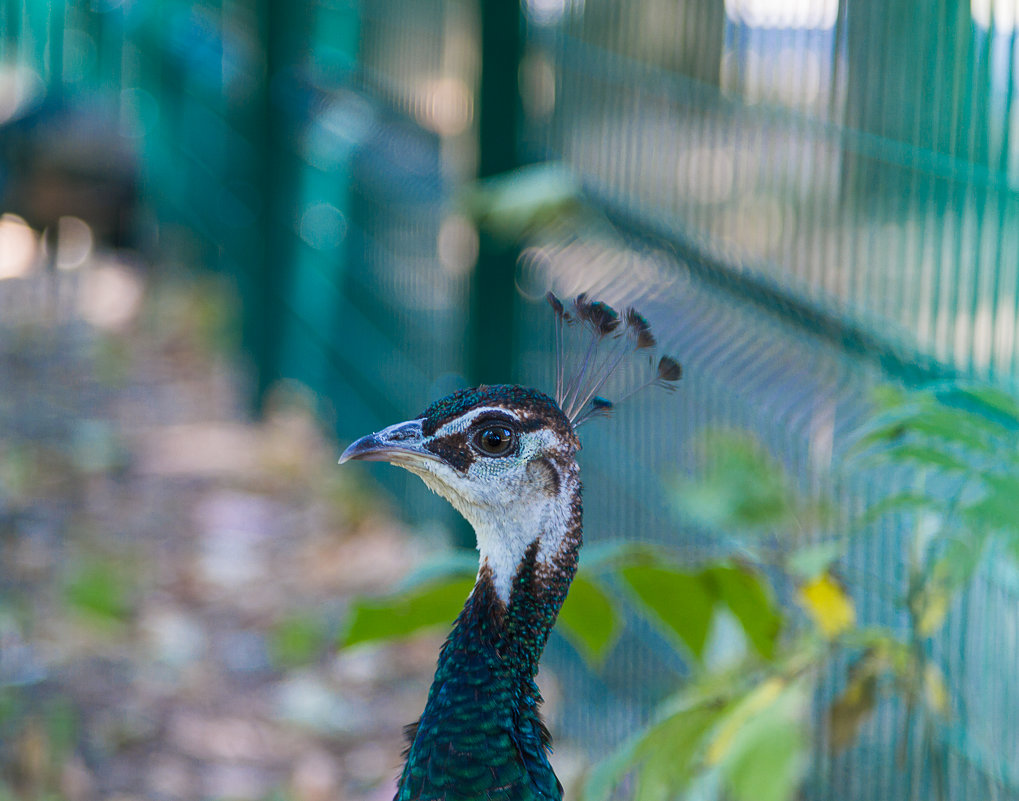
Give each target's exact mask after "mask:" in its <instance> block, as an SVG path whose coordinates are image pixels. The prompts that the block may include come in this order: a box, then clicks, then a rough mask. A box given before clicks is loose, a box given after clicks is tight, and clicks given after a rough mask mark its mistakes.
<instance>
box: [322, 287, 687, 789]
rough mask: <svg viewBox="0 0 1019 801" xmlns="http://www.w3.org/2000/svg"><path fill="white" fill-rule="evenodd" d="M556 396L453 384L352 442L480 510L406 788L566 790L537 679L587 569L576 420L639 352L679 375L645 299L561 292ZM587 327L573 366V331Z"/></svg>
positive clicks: (669, 377) (556, 305) (363, 453)
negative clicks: (467, 580)
mask: <svg viewBox="0 0 1019 801" xmlns="http://www.w3.org/2000/svg"><path fill="white" fill-rule="evenodd" d="M549 303H550V304H551V305H552V308H553V310H554V311H555V314H556V357H557V362H558V369H557V372H556V389H555V398H554V399H553V398H551V397H549V396H548V395H545V394H543V393H541V392H538V391H537V390H534V389H527V388H525V387H519V386H511V385H505V384H503V385H498V386H481V387H475V388H473V389H464V390H461V391H459V392H454V393H453V394H452V395H449V396H447V397H445V398H443V399H441V400H439V401H436V402H435V403H433V404H432V405H431V406H429V407H428V408H427V409H425V410H424V411H423V412H422V413H421V414H419V415H417V416H416V417H415V418H413V419H411V420H407V421H406V422H403V423H397V424H395V425H391V426H389V427H388V428H385V429H383V430H382V431H379V432H377V433H374V434H370V435H369V436H367V437H362V438H361V439H359V440H357V441H356V442H354V443H353V444H352V445H351V446H350V447H349V448H347V450H345V451H344V452H343V456H342V457H340V462H341V463H343V462H346V461H350V460H352V459H361V460H364V461H384V462H390V463H391V464H395V465H399V466H400V467H403V468H406V469H407V470H410V471H411V472H412V473H414V474H415V475H418V476H420V477H421V479H422V480H423V481H424V482H425V484H427V485H428V487H430V488H431V489H432V490H434V491H435V492H437V493H438V494H439V495H442V496H443V497H444V498H446V499H447V500H448V501H449V502H450V503H451V504H452V505H453V506H454V507H456V509H457V510H458V511H459V512H460V513H461V514H462V515H463V516H464V517H465V518H466V519H467V520H468V522H470V523H471V525H472V526H473V527H474V531H475V534H476V535H477V541H478V551H479V552H480V565H479V569H478V578H477V582H476V583H475V586H474V591H473V592H472V593H471V594H470V596H469V597H468V599H467V602H466V604H465V606H464V608H463V611H462V612H461V613H460V616H459V617H458V618H457V620H456V623H455V624H454V626H453V630H452V632H451V633H450V635H449V639H448V640H447V641H446V644H445V646H443V649H442V651H441V653H440V654H439V661H438V666H437V667H436V671H435V679H434V681H433V683H432V687H431V689H430V691H429V693H428V701H427V702H426V704H425V710H424V712H423V713H422V715H421V719H420V721H419V722H418V723H417V724H416V725H414V726H412V727H410V728H409V730H408V738H409V741H410V742H409V745H408V749H407V758H406V762H405V764H404V768H403V773H402V775H401V777H400V783H399V788H398V790H397V794H396V801H425V799H428V800H429V801H433V800H434V799H460V800H461V801H467V800H468V799H479V798H486V799H490V801H531V799H533V800H534V801H560V799H561V798H562V787H561V786H560V784H559V782H558V780H557V779H556V777H555V773H554V772H553V771H552V768H551V765H550V764H549V761H548V752H549V750H550V738H549V736H548V731H547V729H545V727H544V725H543V724H542V722H541V718H540V715H539V707H540V704H541V693H540V692H539V691H538V687H537V685H536V684H535V681H534V678H535V675H536V674H537V671H538V660H539V659H540V658H541V653H542V650H543V649H544V647H545V643H546V642H547V640H548V636H549V633H550V631H551V630H552V627H553V626H554V625H555V621H556V617H557V615H558V613H559V609H560V607H561V606H562V604H563V601H564V600H565V598H566V593H567V591H568V590H569V587H570V582H571V581H572V580H573V576H574V573H575V572H576V569H577V558H578V554H579V551H580V545H581V515H582V512H581V498H580V489H581V488H580V475H579V473H580V471H579V467H578V465H577V461H576V454H577V451H578V450H580V441H579V439H578V438H577V433H576V429H577V427H578V426H579V425H581V424H582V423H584V422H586V421H587V420H590V419H592V418H594V417H598V416H604V415H607V414H609V413H610V412H611V410H612V408H613V404H612V403H611V402H610V401H608V400H606V399H605V398H604V397H601V395H599V394H598V393H599V392H601V391H602V387H603V386H605V385H606V382H607V381H608V379H609V377H610V376H612V375H613V373H615V372H616V370H617V368H618V367H620V365H621V364H623V363H624V362H625V361H626V360H627V358H628V357H633V356H634V355H635V354H636V356H637V357H638V358H640V359H641V360H642V361H643V360H645V358H646V364H645V365H644V368H645V371H646V380H644V381H642V382H639V385H638V386H637V387H636V388H634V389H631V390H630V392H629V393H626V394H624V395H623V397H627V396H628V395H629V394H632V393H633V392H635V391H637V390H638V389H640V388H641V387H643V386H649V385H652V384H658V385H659V386H664V387H667V388H671V386H672V384H673V383H674V382H675V381H676V380H677V379H678V378H679V375H680V369H679V364H678V363H677V362H675V361H674V360H673V359H670V358H669V357H667V356H664V357H661V358H660V359H656V358H654V357H653V356H651V352H653V350H654V348H655V345H656V342H655V338H654V337H653V336H652V335H651V331H650V328H649V326H648V324H647V321H646V320H645V319H644V318H643V317H642V316H641V315H639V314H638V313H637V312H636V311H634V310H633V309H629V310H628V311H627V312H626V313H625V314H624V316H623V317H622V318H620V316H619V315H617V314H616V312H615V311H614V310H613V309H612V308H610V307H609V306H607V305H605V304H604V303H598V302H594V301H590V300H588V299H587V298H586V297H585V296H584V295H580V296H578V297H577V298H576V299H575V300H574V301H572V303H571V304H570V305H569V308H567V306H566V305H564V304H563V303H562V302H561V301H560V300H559V299H558V298H556V297H555V296H554V295H551V294H550V295H549ZM568 329H572V330H574V331H575V330H577V329H581V330H582V331H583V332H586V334H587V336H588V341H587V343H586V350H585V356H584V358H583V360H582V362H581V363H580V365H579V367H578V369H577V370H576V371H575V372H574V373H573V374H572V375H567V373H566V371H565V369H564V363H565V353H566V346H565V335H566V332H567V330H568Z"/></svg>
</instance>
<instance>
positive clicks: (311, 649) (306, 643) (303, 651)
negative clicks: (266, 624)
mask: <svg viewBox="0 0 1019 801" xmlns="http://www.w3.org/2000/svg"><path fill="white" fill-rule="evenodd" d="M328 642H329V630H328V627H327V626H326V623H325V621H323V620H321V619H320V618H318V617H315V616H314V615H311V614H295V615H291V616H289V617H287V618H285V619H283V620H280V621H278V622H277V623H276V624H275V625H274V626H273V627H272V630H271V631H270V632H269V653H270V655H271V656H272V661H273V664H274V665H275V666H276V667H277V668H278V669H281V670H286V669H289V668H294V667H300V666H301V665H307V664H309V663H311V662H314V661H315V660H316V659H317V658H318V657H319V656H320V655H321V654H323V653H324V652H325V650H326V646H327V644H328Z"/></svg>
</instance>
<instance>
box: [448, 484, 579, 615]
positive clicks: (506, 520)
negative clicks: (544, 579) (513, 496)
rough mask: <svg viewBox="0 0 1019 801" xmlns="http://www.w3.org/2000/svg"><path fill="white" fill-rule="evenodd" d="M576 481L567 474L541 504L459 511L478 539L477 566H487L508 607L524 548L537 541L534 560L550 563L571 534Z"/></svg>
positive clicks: (498, 594) (500, 595)
mask: <svg viewBox="0 0 1019 801" xmlns="http://www.w3.org/2000/svg"><path fill="white" fill-rule="evenodd" d="M577 485H578V481H577V479H576V477H574V476H570V477H569V480H567V481H564V482H563V485H562V486H561V487H560V488H559V493H558V494H557V495H555V496H547V500H545V502H544V503H532V504H527V505H525V504H519V505H516V506H513V507H511V508H510V509H501V510H499V511H498V513H494V512H493V511H492V510H489V509H477V508H473V509H469V510H463V511H464V512H465V514H464V516H465V517H466V518H467V520H468V521H469V522H470V523H471V525H472V526H473V527H474V533H475V534H476V536H477V539H478V552H479V555H480V565H481V566H485V565H487V566H488V569H489V570H490V571H491V576H492V583H493V585H494V586H495V593H496V595H497V596H498V597H499V599H500V600H501V601H502V602H503V603H504V604H506V605H507V606H509V600H510V593H511V591H512V589H513V579H514V578H515V576H516V575H517V571H518V570H519V569H520V564H521V562H523V560H524V557H525V555H526V554H527V549H528V548H529V547H530V546H531V543H533V542H534V541H535V540H538V554H537V563H538V564H539V565H544V566H551V564H552V560H553V559H554V558H555V556H556V555H557V554H559V553H561V552H562V551H563V549H564V548H566V547H567V545H568V543H567V539H568V537H569V536H570V534H571V531H570V528H571V523H572V521H571V518H570V515H571V508H572V499H573V495H574V493H575V492H576V491H577V488H578V487H577Z"/></svg>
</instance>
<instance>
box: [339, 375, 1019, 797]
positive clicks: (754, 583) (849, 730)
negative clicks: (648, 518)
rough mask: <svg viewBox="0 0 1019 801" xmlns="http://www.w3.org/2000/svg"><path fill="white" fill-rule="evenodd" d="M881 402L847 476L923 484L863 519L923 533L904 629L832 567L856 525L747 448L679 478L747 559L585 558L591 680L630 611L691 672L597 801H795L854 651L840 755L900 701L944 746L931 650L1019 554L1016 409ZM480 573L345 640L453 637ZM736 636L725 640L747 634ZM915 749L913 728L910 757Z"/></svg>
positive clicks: (894, 397)
mask: <svg viewBox="0 0 1019 801" xmlns="http://www.w3.org/2000/svg"><path fill="white" fill-rule="evenodd" d="M875 406H876V413H875V414H874V416H873V418H872V419H871V420H870V421H869V422H868V423H867V425H866V426H864V428H863V429H862V430H861V431H860V432H859V434H858V436H857V438H856V442H855V447H854V448H853V451H852V455H851V458H850V459H849V460H848V462H847V469H848V475H847V478H851V476H852V475H853V471H860V470H865V471H882V470H883V471H885V472H889V471H891V472H893V473H894V474H895V475H896V476H900V477H901V476H905V477H906V478H907V479H908V480H909V481H910V482H911V489H910V490H909V491H908V492H904V493H898V492H896V493H893V494H890V495H889V496H888V497H887V498H885V499H884V500H882V501H880V502H879V503H877V504H875V505H874V506H873V507H872V508H871V509H869V510H868V511H867V512H866V514H865V515H864V516H863V518H862V520H861V521H858V522H857V524H856V527H860V526H865V525H867V524H868V523H870V522H873V521H874V520H875V519H877V518H878V517H881V516H883V515H886V514H890V513H893V512H894V513H898V514H902V515H904V517H903V518H902V521H903V522H905V523H906V524H907V525H908V524H912V526H913V533H912V535H911V537H910V547H909V549H908V556H907V559H908V565H907V575H908V579H907V585H908V586H907V588H906V594H905V599H904V606H905V611H906V612H907V614H908V619H909V626H908V628H907V629H906V630H905V631H901V630H893V629H891V628H883V627H861V626H860V625H859V623H858V621H857V614H856V607H855V604H854V601H853V597H852V593H851V592H850V589H849V588H847V586H846V583H845V581H844V579H843V578H842V577H841V576H840V575H839V574H838V572H837V563H838V560H839V559H840V557H841V556H842V555H843V552H844V550H845V547H846V543H847V540H848V536H841V537H838V538H830V537H828V538H826V537H822V536H821V532H823V531H826V530H831V529H833V528H844V529H845V530H846V532H847V534H848V532H849V531H850V527H849V526H847V525H845V524H839V525H836V523H835V519H834V515H833V514H832V511H831V506H830V505H829V504H828V503H826V502H825V501H824V499H817V498H806V497H803V496H802V495H801V494H799V493H797V491H796V490H795V488H794V487H793V486H792V482H791V481H790V480H789V478H788V477H787V474H786V473H785V471H784V470H783V469H782V467H781V465H780V464H779V463H778V462H777V461H776V460H775V459H774V458H773V457H771V456H770V455H769V454H768V453H767V451H766V450H765V449H764V448H763V447H762V446H761V445H760V444H759V443H757V442H756V441H755V440H754V439H752V438H751V437H750V436H749V435H747V434H745V433H742V432H712V433H710V434H708V435H707V436H706V438H705V440H704V442H703V443H701V444H702V446H703V453H705V454H706V455H707V459H706V462H707V465H706V469H705V470H704V472H703V474H702V475H700V476H698V477H696V478H682V479H676V480H673V481H672V483H671V488H672V491H673V496H674V500H675V506H676V509H677V511H678V512H679V514H680V515H681V517H682V518H684V519H685V520H687V521H691V522H694V523H695V524H697V525H699V526H702V527H705V528H708V529H711V530H714V531H718V532H724V533H725V535H726V540H727V541H728V542H730V543H731V544H733V546H734V548H735V550H736V552H737V553H738V555H739V556H738V559H737V560H734V559H733V558H726V559H722V560H720V561H716V562H712V563H708V564H702V565H700V566H695V567H691V566H690V565H689V564H684V563H683V561H682V559H681V558H680V555H679V554H678V553H676V552H675V551H674V550H672V549H670V548H667V547H662V546H652V545H646V544H634V543H613V544H609V545H602V546H593V547H589V548H587V549H585V552H584V554H583V557H582V560H581V562H582V564H581V570H580V572H579V573H578V576H577V579H576V581H575V583H574V586H573V589H572V590H571V593H570V595H569V596H568V598H567V601H566V603H565V604H564V606H563V609H562V613H561V615H560V622H559V626H558V627H557V629H556V630H557V631H559V632H560V633H561V634H563V635H564V636H565V637H566V639H567V640H569V641H570V642H571V643H572V644H573V645H574V647H576V648H577V650H578V651H579V652H580V653H581V654H582V655H583V656H584V657H585V658H586V659H587V660H588V661H589V663H591V664H592V666H594V667H597V665H598V664H600V662H601V660H602V659H603V658H604V656H605V655H606V654H607V652H608V650H609V649H610V648H611V646H612V644H613V643H614V642H615V639H616V637H617V636H618V633H619V629H620V627H621V625H622V621H623V620H624V619H625V616H626V612H625V609H627V608H628V609H630V610H633V611H634V612H636V613H637V614H639V615H641V616H643V617H645V618H647V619H648V620H650V621H651V622H652V623H653V624H654V625H655V626H656V627H657V628H658V629H659V630H660V631H661V632H662V633H663V635H664V637H665V640H666V642H668V643H669V644H670V645H671V646H672V647H673V648H674V649H676V650H677V652H678V653H679V654H680V656H681V657H682V658H683V659H684V660H685V661H687V663H688V664H689V665H690V666H691V669H692V676H691V678H690V679H689V680H688V681H686V683H685V684H684V685H683V686H682V687H681V688H680V689H679V690H678V691H677V692H676V693H675V694H674V695H673V696H671V697H669V698H668V699H666V700H665V701H664V702H662V704H661V705H660V706H659V708H658V711H657V713H656V715H655V717H654V720H653V721H652V722H651V723H650V724H649V725H648V726H647V727H645V728H644V729H643V730H641V731H639V732H637V733H636V734H635V735H634V736H633V737H632V738H631V739H629V740H628V741H627V742H625V743H624V744H623V745H622V746H620V747H619V749H618V750H617V751H616V752H615V753H613V754H612V755H611V756H610V757H608V758H606V759H605V760H603V761H601V762H600V764H599V765H598V766H597V767H596V768H595V770H594V771H593V772H592V773H591V774H590V775H589V777H588V780H587V783H586V785H585V789H584V798H585V799H586V801H604V799H607V798H609V797H611V796H612V795H613V793H615V792H623V795H625V796H626V797H631V798H633V799H636V801H666V799H670V798H675V797H677V796H683V797H690V798H697V799H700V800H704V799H722V798H728V799H734V801H791V799H793V798H795V797H796V794H797V792H798V787H799V783H800V780H801V778H802V775H803V771H804V769H805V766H806V763H807V756H808V748H809V744H810V743H811V742H813V741H814V738H815V733H814V732H813V731H812V724H811V719H810V716H809V715H808V711H809V704H810V699H812V698H815V697H816V694H815V689H816V687H817V682H818V680H819V678H820V677H821V676H822V675H824V673H825V672H826V671H828V670H830V668H831V666H832V665H833V664H841V662H840V661H837V659H836V658H837V657H840V656H845V657H848V659H847V661H848V664H849V665H850V667H849V669H848V671H847V673H846V676H845V684H844V689H843V691H842V693H841V694H840V695H839V696H838V697H837V698H836V699H835V700H834V701H833V702H832V703H831V704H830V707H829V708H828V709H827V710H826V718H827V729H828V732H829V738H830V742H831V746H832V747H833V748H834V749H843V748H846V747H848V746H850V745H852V744H853V743H854V742H855V740H856V738H857V736H858V734H859V732H860V729H861V727H862V726H863V725H864V724H865V722H866V721H867V720H868V718H869V717H870V715H871V713H872V712H873V710H874V709H875V707H876V705H877V704H878V702H879V700H880V699H881V698H882V697H883V696H889V695H895V696H897V697H898V698H900V699H901V700H902V701H903V703H904V704H905V706H906V709H907V710H908V712H909V714H907V716H906V723H905V725H906V726H907V727H909V729H912V727H914V726H915V727H918V728H917V731H918V733H919V742H920V743H921V744H922V747H924V748H926V749H934V747H935V743H936V740H937V738H938V737H939V736H943V735H942V734H939V728H944V726H946V725H947V724H948V721H949V718H950V715H951V711H952V705H953V702H952V697H951V693H950V691H949V688H948V687H947V686H946V682H945V679H944V676H943V675H942V672H941V670H940V668H939V667H938V665H937V664H936V663H935V662H934V661H932V659H931V658H930V657H929V650H930V649H929V648H928V647H927V644H928V641H929V639H930V638H931V637H933V636H935V635H936V634H937V633H938V631H939V630H940V628H941V626H942V625H943V622H944V620H945V618H946V615H947V614H948V612H949V610H950V609H951V607H952V603H953V601H954V599H955V597H956V595H957V594H958V593H959V592H960V591H961V590H962V589H964V588H965V587H966V586H967V584H968V582H969V581H970V580H971V579H972V577H973V575H974V573H975V571H976V570H977V568H978V566H979V565H980V563H981V557H982V556H983V555H984V553H985V552H986V551H987V550H988V547H989V543H990V542H991V541H992V540H993V541H995V542H997V543H998V545H999V546H1000V547H1001V548H1002V550H1003V551H1004V552H1005V553H1007V554H1009V555H1010V557H1011V558H1012V559H1013V560H1017V561H1019V507H1017V506H1016V503H1015V498H1016V497H1019V479H1017V478H1016V476H1019V448H1017V437H1019V404H1017V403H1016V401H1015V400H1014V399H1013V398H1012V397H1011V396H1009V395H1007V394H1005V393H1003V392H1000V391H998V390H994V389H990V388H987V387H973V386H961V385H957V384H953V385H939V386H936V387H932V388H929V389H924V390H918V391H905V390H901V389H898V388H888V387H886V388H882V389H881V390H880V391H879V392H878V393H877V394H876V397H875ZM889 485H890V486H892V484H889ZM763 534H767V535H771V536H766V537H764V538H763V539H762V536H761V535H763ZM475 570H476V564H475V562H474V558H473V555H469V558H466V559H465V558H464V557H463V556H462V555H461V556H457V557H455V558H453V559H451V560H440V562H439V563H437V564H436V565H432V566H430V567H428V568H425V569H424V571H423V572H422V575H426V576H427V581H423V582H412V583H411V586H409V587H407V588H405V589H404V591H402V592H401V593H399V594H397V595H396V596H393V597H390V598H386V599H374V600H370V601H369V600H364V601H362V602H360V603H359V604H358V605H356V606H355V607H354V609H353V610H352V614H351V618H350V623H349V630H348V635H347V638H346V644H348V645H350V644H354V643H357V642H365V641H368V640H381V639H388V638H391V637H400V636H406V635H408V634H412V633H414V632H416V631H418V630H420V629H422V628H426V627H427V628H434V627H439V626H448V625H449V623H450V621H452V620H453V619H454V618H455V616H456V615H457V613H458V612H459V609H460V607H461V605H462V603H463V599H464V597H465V596H466V594H467V592H469V590H470V586H471V582H472V580H473V576H474V572H475ZM789 589H791V590H792V592H782V590H789ZM779 597H782V598H788V599H789V601H787V602H785V603H779V601H778V600H776V599H777V598H779ZM722 615H724V616H728V617H729V618H731V619H732V620H735V621H736V623H737V624H738V626H737V627H736V628H735V631H736V632H738V634H737V635H736V636H737V637H739V638H742V640H743V642H742V644H739V643H737V644H735V646H734V644H733V643H731V642H730V643H729V647H728V648H726V649H722V651H721V653H722V657H721V658H720V657H719V656H718V649H713V648H712V647H710V644H711V642H712V639H713V638H715V637H717V636H720V635H719V631H718V626H719V617H720V616H722ZM723 628H724V629H725V636H727V637H729V638H730V639H731V638H732V636H733V634H732V631H733V627H731V626H729V627H727V628H726V627H723ZM740 646H742V647H740ZM910 740H911V738H910V731H909V730H906V731H903V732H902V735H901V739H900V741H899V742H900V748H904V747H906V744H907V743H908V742H910ZM624 788H625V790H624Z"/></svg>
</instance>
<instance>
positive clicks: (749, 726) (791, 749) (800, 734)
mask: <svg viewBox="0 0 1019 801" xmlns="http://www.w3.org/2000/svg"><path fill="white" fill-rule="evenodd" d="M777 681H778V680H777V679H769V680H768V682H766V683H765V684H764V685H760V686H759V687H757V688H755V689H754V690H752V691H751V692H750V693H749V694H748V695H747V696H746V697H745V699H744V700H743V702H741V703H739V704H737V705H735V706H734V707H733V708H732V710H731V711H730V712H729V713H728V714H727V715H726V717H725V718H724V719H723V720H722V721H720V723H719V728H721V727H726V726H728V725H729V724H731V723H734V722H735V723H736V726H735V729H734V730H733V733H732V736H731V738H730V739H729V740H728V742H727V743H726V747H725V749H724V753H723V754H722V755H721V757H720V760H719V767H720V769H721V771H722V775H723V778H724V781H725V784H726V785H727V787H728V788H729V792H730V794H731V795H732V797H733V799H735V800H736V801H791V799H793V798H795V797H796V791H797V787H798V786H799V782H800V776H801V774H802V769H803V767H804V765H805V761H806V759H805V757H806V742H807V738H806V735H805V733H804V728H805V726H806V722H805V710H806V707H807V697H808V693H807V687H806V682H804V681H802V680H801V681H797V682H794V683H792V684H791V685H789V686H788V687H786V688H784V689H782V690H781V691H780V692H778V693H777V694H774V692H773V688H774V687H775V682H777ZM765 690H772V692H768V693H766V694H765V693H764V692H762V691H765ZM748 712H750V713H751V714H748ZM714 745H715V743H714V742H713V743H712V746H714Z"/></svg>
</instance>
